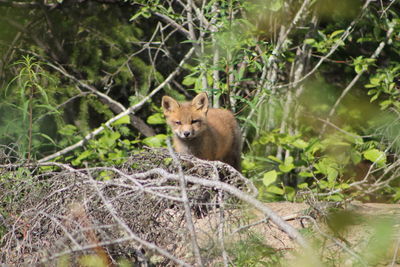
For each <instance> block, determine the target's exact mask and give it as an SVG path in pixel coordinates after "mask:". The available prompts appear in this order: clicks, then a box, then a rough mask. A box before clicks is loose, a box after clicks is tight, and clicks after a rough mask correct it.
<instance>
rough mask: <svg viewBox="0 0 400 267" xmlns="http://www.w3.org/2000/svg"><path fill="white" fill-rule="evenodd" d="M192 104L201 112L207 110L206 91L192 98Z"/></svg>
mask: <svg viewBox="0 0 400 267" xmlns="http://www.w3.org/2000/svg"><path fill="white" fill-rule="evenodd" d="M192 106H193V107H194V108H195V109H197V110H201V111H203V112H207V110H208V95H207V93H200V94H198V95H197V96H196V97H195V98H193V100H192Z"/></svg>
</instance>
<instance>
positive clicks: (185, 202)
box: [167, 139, 203, 266]
mask: <svg viewBox="0 0 400 267" xmlns="http://www.w3.org/2000/svg"><path fill="white" fill-rule="evenodd" d="M167 145H168V152H169V154H170V155H171V157H172V159H173V160H174V162H175V164H176V165H177V166H178V174H179V178H180V179H179V184H180V188H181V196H182V200H183V206H184V209H185V218H186V224H187V225H186V226H187V228H188V230H189V234H190V239H191V241H192V249H193V252H194V255H195V258H196V262H197V264H198V265H199V266H203V260H202V259H201V254H200V248H199V245H198V243H197V236H196V231H195V228H194V224H193V218H192V213H191V211H190V204H189V198H188V195H187V192H186V179H185V176H184V175H183V171H182V165H181V164H180V162H179V160H178V158H177V157H176V155H175V153H174V151H173V150H172V146H171V142H170V140H169V139H168V140H167Z"/></svg>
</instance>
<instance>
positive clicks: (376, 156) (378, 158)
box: [363, 148, 386, 167]
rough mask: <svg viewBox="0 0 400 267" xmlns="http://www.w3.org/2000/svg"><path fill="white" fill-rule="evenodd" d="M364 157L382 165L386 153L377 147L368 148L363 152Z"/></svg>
mask: <svg viewBox="0 0 400 267" xmlns="http://www.w3.org/2000/svg"><path fill="white" fill-rule="evenodd" d="M363 155H364V158H366V159H367V160H369V161H372V162H375V163H376V164H377V165H378V167H382V166H384V165H385V163H386V154H385V152H383V151H380V150H378V149H375V148H374V149H370V150H367V151H365V152H364V154H363Z"/></svg>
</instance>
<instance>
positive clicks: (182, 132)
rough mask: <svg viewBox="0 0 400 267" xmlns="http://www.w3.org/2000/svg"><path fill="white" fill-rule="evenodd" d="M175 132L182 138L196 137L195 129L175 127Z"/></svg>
mask: <svg viewBox="0 0 400 267" xmlns="http://www.w3.org/2000/svg"><path fill="white" fill-rule="evenodd" d="M174 133H175V135H176V136H178V137H179V138H181V139H191V138H194V137H196V131H195V130H194V129H175V130H174Z"/></svg>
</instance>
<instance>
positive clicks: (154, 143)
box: [142, 134, 167, 147]
mask: <svg viewBox="0 0 400 267" xmlns="http://www.w3.org/2000/svg"><path fill="white" fill-rule="evenodd" d="M166 139H167V136H166V135H165V134H157V135H155V136H150V137H147V138H145V139H143V141H142V142H143V143H144V144H145V145H147V146H149V147H163V146H165V140H166Z"/></svg>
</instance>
